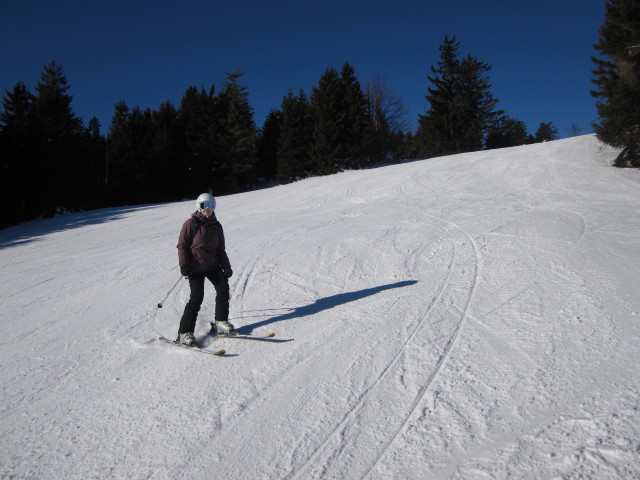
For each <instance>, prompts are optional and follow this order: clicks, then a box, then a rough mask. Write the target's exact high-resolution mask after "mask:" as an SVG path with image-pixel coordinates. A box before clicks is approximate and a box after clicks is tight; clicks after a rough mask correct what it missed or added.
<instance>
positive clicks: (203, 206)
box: [200, 202, 216, 210]
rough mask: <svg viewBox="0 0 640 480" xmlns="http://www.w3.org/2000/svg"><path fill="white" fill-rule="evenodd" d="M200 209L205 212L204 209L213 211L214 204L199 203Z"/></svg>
mask: <svg viewBox="0 0 640 480" xmlns="http://www.w3.org/2000/svg"><path fill="white" fill-rule="evenodd" d="M200 208H201V209H202V210H206V209H210V210H215V209H216V202H200Z"/></svg>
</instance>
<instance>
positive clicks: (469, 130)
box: [416, 37, 503, 157]
mask: <svg viewBox="0 0 640 480" xmlns="http://www.w3.org/2000/svg"><path fill="white" fill-rule="evenodd" d="M459 50H460V44H459V42H457V41H456V39H455V37H453V38H449V37H445V40H444V43H443V44H442V45H441V46H440V61H439V62H438V64H437V68H436V67H431V71H432V74H433V76H429V77H428V79H429V81H430V82H431V83H432V84H433V87H429V88H428V92H429V93H428V95H427V96H426V99H427V101H428V102H429V105H430V108H429V110H428V111H427V113H426V115H421V116H420V120H419V128H418V132H417V135H416V137H417V142H418V145H419V152H420V154H421V155H424V156H428V157H431V156H439V155H450V154H454V153H462V152H469V151H474V150H480V149H481V148H482V147H483V145H484V140H485V137H486V135H487V133H488V130H489V128H490V127H491V126H492V125H493V123H494V122H495V120H496V118H497V117H498V116H499V115H500V114H502V113H503V112H502V111H498V110H496V108H495V107H496V104H497V102H498V100H497V99H495V98H494V97H493V95H492V94H491V92H490V88H491V85H490V83H489V80H488V77H487V76H486V73H487V72H488V71H489V70H490V67H489V65H487V64H486V63H485V62H482V61H480V60H478V59H476V58H475V57H472V56H467V57H466V58H465V59H463V60H462V61H461V60H459V58H458V57H459Z"/></svg>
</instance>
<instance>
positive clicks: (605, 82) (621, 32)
mask: <svg viewBox="0 0 640 480" xmlns="http://www.w3.org/2000/svg"><path fill="white" fill-rule="evenodd" d="M595 48H596V49H597V50H598V51H599V52H600V53H601V54H602V55H603V56H604V57H606V58H605V59H598V58H595V57H594V58H593V62H594V63H595V65H596V68H595V70H594V71H593V73H594V75H595V78H594V79H593V83H594V84H595V85H596V89H595V90H594V91H592V95H593V96H594V97H595V98H597V99H598V100H597V103H596V107H597V109H598V116H599V118H600V122H599V123H598V124H596V125H595V130H596V134H597V136H598V138H599V139H600V140H602V141H603V142H605V143H608V144H609V145H612V146H614V147H618V148H621V149H622V152H621V153H620V155H619V156H618V158H617V159H616V161H615V165H616V166H619V167H640V2H639V1H638V0H609V1H607V2H606V3H605V20H604V23H603V25H602V26H601V28H600V32H599V39H598V42H597V43H596V45H595Z"/></svg>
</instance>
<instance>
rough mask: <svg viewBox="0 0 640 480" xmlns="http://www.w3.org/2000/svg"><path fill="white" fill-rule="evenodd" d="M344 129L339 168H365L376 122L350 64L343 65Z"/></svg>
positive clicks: (370, 151)
mask: <svg viewBox="0 0 640 480" xmlns="http://www.w3.org/2000/svg"><path fill="white" fill-rule="evenodd" d="M340 81H341V83H342V89H343V95H344V97H343V98H344V101H343V102H344V104H343V109H344V113H343V118H344V123H343V127H344V128H343V130H342V140H341V142H342V145H343V146H344V151H343V152H342V156H343V158H341V159H339V160H340V166H341V167H346V168H362V167H364V166H365V165H367V164H368V163H370V161H371V156H372V145H373V122H372V118H371V114H370V112H369V103H368V101H367V97H366V95H365V94H364V92H363V91H362V88H361V86H360V82H359V81H358V79H357V77H356V73H355V69H354V68H353V66H352V65H351V64H350V63H349V62H345V63H344V65H343V66H342V72H341V74H340Z"/></svg>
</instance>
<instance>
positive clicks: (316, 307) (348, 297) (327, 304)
mask: <svg viewBox="0 0 640 480" xmlns="http://www.w3.org/2000/svg"><path fill="white" fill-rule="evenodd" d="M416 283H418V281H417V280H405V281H403V282H396V283H390V284H388V285H380V286H379V287H372V288H365V289H364V290H358V291H356V292H347V293H339V294H337V295H332V296H330V297H325V298H320V299H318V300H316V301H315V302H313V303H311V304H309V305H304V306H302V307H295V308H292V309H291V311H290V312H287V313H285V314H282V315H278V316H277V317H272V318H269V319H267V320H263V321H261V322H256V323H252V324H250V325H245V326H243V327H240V328H238V331H239V332H240V333H242V334H245V335H248V334H250V333H251V332H252V331H253V329H255V328H259V327H264V326H265V325H271V324H272V323H277V322H283V321H285V320H292V319H294V318H301V317H307V316H310V315H315V314H316V313H320V312H323V311H325V310H329V309H331V308H335V307H338V306H341V305H344V304H346V303H351V302H355V301H357V300H361V299H363V298H366V297H370V296H372V295H375V294H377V293H380V292H384V291H385V290H391V289H394V288H402V287H408V286H409V285H415V284H416Z"/></svg>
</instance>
